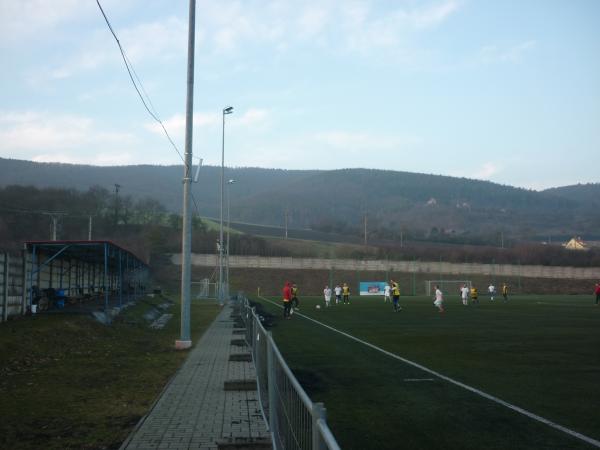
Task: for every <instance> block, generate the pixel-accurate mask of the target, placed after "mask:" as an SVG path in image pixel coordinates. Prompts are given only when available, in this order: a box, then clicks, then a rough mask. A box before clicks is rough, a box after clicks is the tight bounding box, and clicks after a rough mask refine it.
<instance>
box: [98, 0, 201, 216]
mask: <svg viewBox="0 0 600 450" xmlns="http://www.w3.org/2000/svg"><path fill="white" fill-rule="evenodd" d="M96 4H97V5H98V8H99V9H100V12H101V13H102V17H104V21H105V22H106V25H107V26H108V29H109V30H110V32H111V34H112V35H113V37H114V38H115V41H116V42H117V46H118V47H119V51H120V52H121V58H123V63H124V64H125V68H126V69H127V73H128V74H129V79H130V80H131V83H132V84H133V87H134V88H135V91H136V92H137V94H138V97H139V98H140V100H141V101H142V104H143V105H144V108H145V109H146V111H147V112H148V114H149V115H150V117H152V118H153V119H154V120H155V121H156V122H157V123H158V124H159V125H160V127H161V128H162V130H163V132H164V134H165V136H166V137H167V139H168V140H169V143H170V144H171V146H172V147H173V149H174V150H175V151H176V152H177V154H178V155H179V158H180V159H181V161H182V162H183V165H184V167H185V178H186V179H190V177H191V169H190V166H189V164H187V163H186V161H185V158H184V157H183V155H182V154H181V152H180V151H179V149H178V148H177V145H175V142H174V141H173V139H172V138H171V135H169V132H168V131H167V129H166V127H165V125H164V124H163V122H162V120H161V119H160V117H159V116H158V113H157V112H156V108H154V105H153V104H152V101H151V100H150V96H149V95H148V94H147V92H146V90H145V89H144V85H143V84H142V82H141V80H140V79H139V77H138V76H137V73H136V72H135V70H134V68H133V65H132V64H131V61H130V60H129V58H128V57H127V54H126V53H125V49H124V48H123V46H122V45H121V41H119V38H118V37H117V34H116V33H115V31H114V29H113V27H112V25H111V23H110V21H109V20H108V17H107V16H106V13H105V12H104V9H103V8H102V5H101V4H100V0H96ZM134 77H135V78H134ZM136 79H137V83H136V81H135V80H136ZM138 83H139V87H138ZM140 89H141V92H140ZM142 92H143V93H144V94H145V96H146V100H147V101H146V100H145V99H144V95H142ZM148 105H150V106H148ZM150 108H152V109H150ZM190 181H191V179H190ZM190 195H191V198H192V201H193V202H194V207H195V209H196V214H198V215H200V211H199V209H198V203H197V202H196V198H195V197H194V193H193V192H192V190H191V189H190Z"/></svg>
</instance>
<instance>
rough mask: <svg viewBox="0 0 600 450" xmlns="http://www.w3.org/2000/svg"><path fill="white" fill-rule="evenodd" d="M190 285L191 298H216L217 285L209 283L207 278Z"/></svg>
mask: <svg viewBox="0 0 600 450" xmlns="http://www.w3.org/2000/svg"><path fill="white" fill-rule="evenodd" d="M191 285H192V297H194V298H197V299H205V298H211V299H214V298H217V283H211V282H210V279H209V278H204V279H202V280H200V281H192V283H191ZM194 294H195V295H194Z"/></svg>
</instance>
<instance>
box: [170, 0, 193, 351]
mask: <svg viewBox="0 0 600 450" xmlns="http://www.w3.org/2000/svg"><path fill="white" fill-rule="evenodd" d="M195 28H196V0H190V12H189V24H188V66H187V96H186V104H185V164H184V167H183V229H182V232H181V336H180V339H179V340H178V341H175V348H176V349H179V350H182V349H186V348H190V347H191V346H192V338H191V333H190V288H191V272H192V264H191V250H192V215H191V213H190V209H191V204H190V189H191V184H192V173H191V167H192V125H193V118H194V44H195Z"/></svg>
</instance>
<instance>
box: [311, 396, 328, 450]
mask: <svg viewBox="0 0 600 450" xmlns="http://www.w3.org/2000/svg"><path fill="white" fill-rule="evenodd" d="M312 406H313V407H312V411H311V415H312V447H311V448H312V450H320V449H321V448H322V446H321V444H322V440H321V433H320V432H319V426H318V424H317V421H318V420H319V419H323V420H325V415H326V411H325V407H324V406H323V403H320V402H319V403H313V405H312Z"/></svg>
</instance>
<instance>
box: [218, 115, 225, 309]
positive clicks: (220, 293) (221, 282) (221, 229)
mask: <svg viewBox="0 0 600 450" xmlns="http://www.w3.org/2000/svg"><path fill="white" fill-rule="evenodd" d="M224 178H225V110H223V136H222V140H221V211H220V215H221V220H220V223H219V303H220V304H223V247H224V245H223V190H224Z"/></svg>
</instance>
